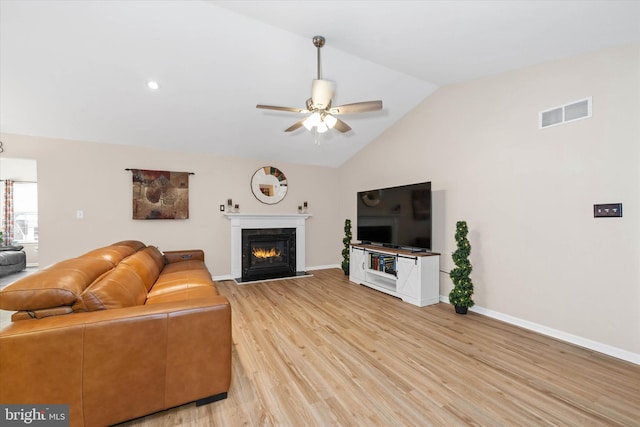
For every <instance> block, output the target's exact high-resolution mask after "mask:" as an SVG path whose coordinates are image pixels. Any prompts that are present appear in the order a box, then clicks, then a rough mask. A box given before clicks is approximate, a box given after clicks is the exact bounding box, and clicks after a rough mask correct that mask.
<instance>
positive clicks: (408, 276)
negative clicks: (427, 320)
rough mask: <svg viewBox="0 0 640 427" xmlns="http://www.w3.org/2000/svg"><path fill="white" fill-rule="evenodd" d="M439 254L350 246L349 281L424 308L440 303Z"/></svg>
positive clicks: (380, 247)
mask: <svg viewBox="0 0 640 427" xmlns="http://www.w3.org/2000/svg"><path fill="white" fill-rule="evenodd" d="M439 271H440V254H438V253H434V252H411V251H408V250H403V249H393V248H387V247H383V246H375V245H362V244H352V245H351V254H350V261H349V280H351V281H352V282H354V283H358V284H361V285H365V286H368V287H370V288H373V289H377V290H379V291H381V292H384V293H387V294H389V295H393V296H395V297H398V298H401V299H402V300H403V301H405V302H408V303H410V304H413V305H417V306H420V307H423V306H425V305H430V304H436V303H438V302H439V301H440V281H439V277H440V276H439Z"/></svg>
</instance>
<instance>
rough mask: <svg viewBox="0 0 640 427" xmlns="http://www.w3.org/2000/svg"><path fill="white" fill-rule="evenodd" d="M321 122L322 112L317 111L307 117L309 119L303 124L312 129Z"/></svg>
mask: <svg viewBox="0 0 640 427" xmlns="http://www.w3.org/2000/svg"><path fill="white" fill-rule="evenodd" d="M321 122H322V120H321V119H320V113H317V112H316V113H313V114H311V115H310V116H309V117H307V119H306V120H305V121H304V122H302V124H303V125H304V127H305V128H307V130H311V129H313V127H314V126H318V125H319V124H320V123H321Z"/></svg>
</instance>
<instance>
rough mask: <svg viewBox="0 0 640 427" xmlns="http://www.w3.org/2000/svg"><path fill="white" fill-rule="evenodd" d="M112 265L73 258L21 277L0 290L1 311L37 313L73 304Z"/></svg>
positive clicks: (95, 260) (98, 260)
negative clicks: (34, 311)
mask: <svg viewBox="0 0 640 427" xmlns="http://www.w3.org/2000/svg"><path fill="white" fill-rule="evenodd" d="M112 268H113V264H111V262H109V261H106V260H104V259H100V258H72V259H69V260H65V261H61V262H59V263H57V264H54V265H52V266H51V267H48V268H45V269H43V270H40V271H37V272H35V273H33V274H30V275H29V276H27V277H24V278H22V279H20V280H18V281H16V282H14V283H12V284H10V285H9V286H7V287H5V288H4V289H3V290H2V291H0V309H3V310H12V311H20V310H39V309H44V308H52V307H60V306H63V305H73V304H74V303H75V302H76V300H77V299H78V297H79V295H80V294H81V293H82V292H83V291H84V290H85V288H86V287H87V286H89V285H90V284H91V283H92V282H93V281H94V280H96V279H97V278H98V277H100V276H101V275H102V274H104V273H105V272H107V271H109V270H111V269H112Z"/></svg>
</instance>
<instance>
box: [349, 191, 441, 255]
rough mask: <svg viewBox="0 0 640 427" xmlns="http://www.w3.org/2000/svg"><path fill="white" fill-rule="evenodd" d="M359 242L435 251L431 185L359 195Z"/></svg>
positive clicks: (367, 192) (361, 192)
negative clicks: (433, 244)
mask: <svg viewBox="0 0 640 427" xmlns="http://www.w3.org/2000/svg"><path fill="white" fill-rule="evenodd" d="M356 239H357V240H359V241H361V242H362V243H370V244H379V245H383V246H389V247H394V248H407V249H410V250H427V251H430V250H431V182H422V183H419V184H411V185H403V186H398V187H388V188H379V189H376V190H367V191H359V192H358V223H357V234H356Z"/></svg>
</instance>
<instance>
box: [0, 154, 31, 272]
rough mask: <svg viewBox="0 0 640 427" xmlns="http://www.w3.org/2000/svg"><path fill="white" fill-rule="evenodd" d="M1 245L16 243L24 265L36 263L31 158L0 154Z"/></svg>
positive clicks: (29, 265)
mask: <svg viewBox="0 0 640 427" xmlns="http://www.w3.org/2000/svg"><path fill="white" fill-rule="evenodd" d="M0 231H2V232H3V240H4V242H3V245H20V246H23V250H24V252H25V253H26V255H27V267H37V266H38V240H39V237H38V234H39V233H38V173H37V161H36V160H33V159H14V158H5V157H2V158H0Z"/></svg>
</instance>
